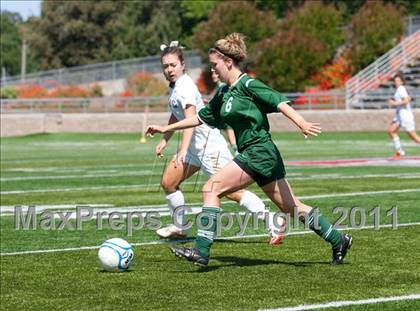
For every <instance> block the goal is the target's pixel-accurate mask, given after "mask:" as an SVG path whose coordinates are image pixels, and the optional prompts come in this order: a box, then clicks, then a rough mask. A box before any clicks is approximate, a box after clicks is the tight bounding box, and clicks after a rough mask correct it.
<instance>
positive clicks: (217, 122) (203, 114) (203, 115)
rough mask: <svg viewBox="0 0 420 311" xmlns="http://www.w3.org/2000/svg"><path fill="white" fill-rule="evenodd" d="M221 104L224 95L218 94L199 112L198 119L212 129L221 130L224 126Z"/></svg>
mask: <svg viewBox="0 0 420 311" xmlns="http://www.w3.org/2000/svg"><path fill="white" fill-rule="evenodd" d="M221 104H222V95H221V94H220V92H217V93H216V95H215V96H214V97H213V98H212V99H211V100H210V101H209V103H208V104H207V105H206V106H204V108H202V109H201V110H200V111H199V112H198V114H197V116H198V119H199V120H200V121H201V122H203V123H205V124H207V125H208V126H210V127H217V128H221V127H222V126H223V124H224V123H223V122H222V120H221V119H220V106H221Z"/></svg>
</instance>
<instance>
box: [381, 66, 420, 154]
mask: <svg viewBox="0 0 420 311" xmlns="http://www.w3.org/2000/svg"><path fill="white" fill-rule="evenodd" d="M394 83H395V87H396V89H397V90H396V92H395V94H394V97H393V98H391V99H390V100H389V104H390V105H391V106H393V107H395V108H396V115H395V117H394V119H393V120H392V123H391V125H390V126H389V128H388V134H389V136H390V137H391V139H392V140H393V142H394V147H395V150H396V153H395V155H394V159H398V158H400V157H401V156H404V155H405V151H404V150H403V148H402V146H401V141H400V137H399V136H398V130H399V129H400V128H401V127H402V128H403V129H404V130H405V131H406V132H407V134H408V136H409V137H410V138H411V139H412V140H414V141H415V142H416V143H417V144H418V145H420V137H419V136H418V135H417V133H416V131H415V124H414V115H413V112H412V111H411V106H410V100H411V98H410V96H408V93H407V90H406V88H405V86H404V78H403V76H402V74H396V75H395V77H394Z"/></svg>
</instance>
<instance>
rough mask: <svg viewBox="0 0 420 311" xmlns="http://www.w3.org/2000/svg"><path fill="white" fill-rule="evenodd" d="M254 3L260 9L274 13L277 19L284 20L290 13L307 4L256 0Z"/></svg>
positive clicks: (293, 0)
mask: <svg viewBox="0 0 420 311" xmlns="http://www.w3.org/2000/svg"><path fill="white" fill-rule="evenodd" d="M254 2H255V5H256V6H257V8H258V9H260V10H264V11H272V12H274V13H275V14H276V15H277V17H279V18H283V17H285V16H286V15H287V13H288V12H289V11H291V10H293V9H295V8H298V7H300V6H301V5H302V4H303V3H305V0H280V1H279V0H254Z"/></svg>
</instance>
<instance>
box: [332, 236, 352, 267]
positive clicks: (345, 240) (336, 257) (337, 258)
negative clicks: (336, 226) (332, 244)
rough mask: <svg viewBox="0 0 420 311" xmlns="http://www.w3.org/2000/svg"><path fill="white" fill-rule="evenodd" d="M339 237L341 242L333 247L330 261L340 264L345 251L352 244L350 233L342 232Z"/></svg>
mask: <svg viewBox="0 0 420 311" xmlns="http://www.w3.org/2000/svg"><path fill="white" fill-rule="evenodd" d="M341 239H342V241H341V244H340V245H339V246H338V247H336V248H333V257H332V261H331V264H333V265H340V264H342V263H343V261H344V257H346V254H347V251H348V250H349V249H350V247H351V245H352V244H353V237H352V236H351V235H350V234H347V233H346V234H342V235H341Z"/></svg>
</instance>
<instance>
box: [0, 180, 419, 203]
mask: <svg viewBox="0 0 420 311" xmlns="http://www.w3.org/2000/svg"><path fill="white" fill-rule="evenodd" d="M183 184H184V185H189V184H190V185H192V184H203V182H195V181H191V182H188V181H187V182H184V183H183ZM155 187H156V188H155ZM136 188H147V189H149V188H151V189H150V190H152V189H153V188H155V190H160V185H159V184H152V185H145V184H141V185H120V186H96V187H75V188H59V189H34V190H9V191H1V192H0V194H1V195H7V194H22V193H43V192H44V193H47V192H69V191H86V190H89V191H90V190H109V189H136ZM419 191H420V189H403V190H382V191H366V192H350V193H335V194H321V195H312V196H299V198H300V199H317V198H324V197H342V196H355V195H370V194H373V195H374V194H382V193H400V192H419Z"/></svg>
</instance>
